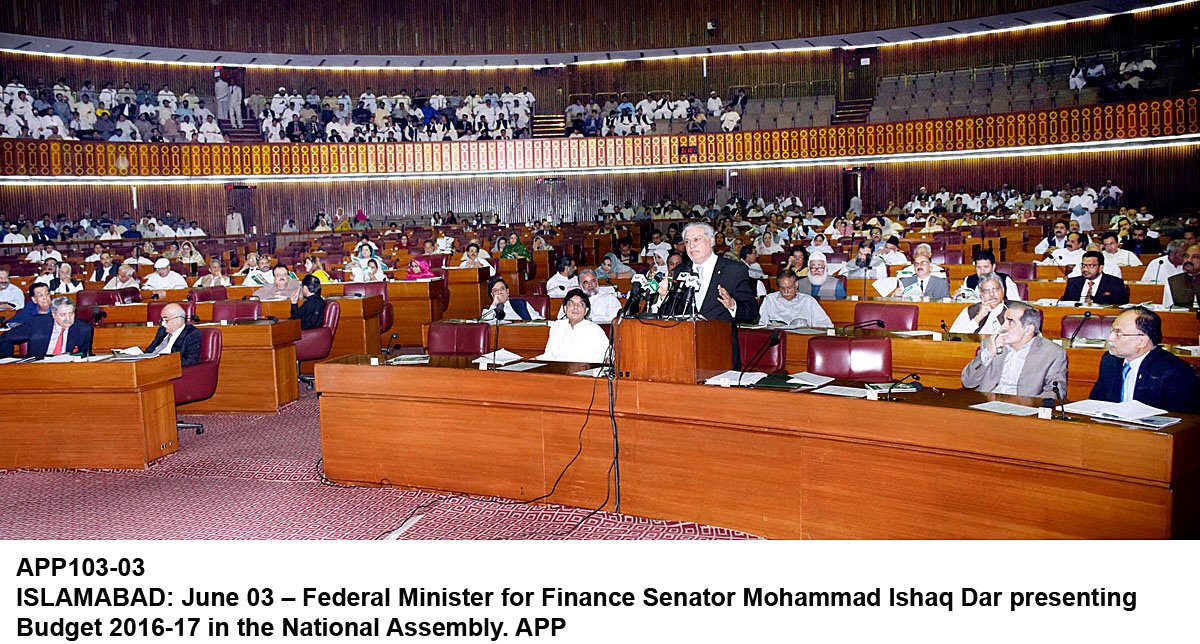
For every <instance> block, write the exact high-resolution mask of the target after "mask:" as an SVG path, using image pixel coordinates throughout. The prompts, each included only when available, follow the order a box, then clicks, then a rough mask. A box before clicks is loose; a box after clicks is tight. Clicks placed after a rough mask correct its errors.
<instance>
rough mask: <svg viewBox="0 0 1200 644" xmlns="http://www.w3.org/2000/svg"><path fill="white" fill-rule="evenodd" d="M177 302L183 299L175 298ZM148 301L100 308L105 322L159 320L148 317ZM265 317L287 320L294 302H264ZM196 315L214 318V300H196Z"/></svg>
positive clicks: (121, 322)
mask: <svg viewBox="0 0 1200 644" xmlns="http://www.w3.org/2000/svg"><path fill="white" fill-rule="evenodd" d="M175 301H177V302H179V301H182V300H175ZM148 306H149V305H148V303H147V302H133V303H131V304H115V305H111V306H102V307H100V310H102V311H104V312H105V313H106V314H107V317H105V318H104V323H105V324H130V323H138V322H142V323H144V322H155V323H157V322H158V321H157V320H147V319H146V308H147V307H148ZM262 314H263V317H266V316H268V315H273V316H275V317H277V318H279V319H283V320H286V319H287V318H288V316H290V315H291V314H292V303H291V302H289V301H287V300H270V301H264V302H263V303H262ZM196 317H198V318H200V319H201V320H202V321H204V322H211V321H212V319H213V303H212V302H196Z"/></svg>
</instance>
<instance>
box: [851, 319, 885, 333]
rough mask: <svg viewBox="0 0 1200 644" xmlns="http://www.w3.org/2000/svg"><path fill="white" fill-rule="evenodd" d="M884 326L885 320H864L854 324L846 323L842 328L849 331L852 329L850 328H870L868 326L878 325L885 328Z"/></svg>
mask: <svg viewBox="0 0 1200 644" xmlns="http://www.w3.org/2000/svg"><path fill="white" fill-rule="evenodd" d="M883 326H884V325H883V320H863V321H862V322H855V323H853V324H846V325H844V326H842V327H841V330H842V331H848V330H850V329H865V328H868V327H878V328H880V329H882V328H883Z"/></svg>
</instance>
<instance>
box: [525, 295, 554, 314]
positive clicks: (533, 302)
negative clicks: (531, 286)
mask: <svg viewBox="0 0 1200 644" xmlns="http://www.w3.org/2000/svg"><path fill="white" fill-rule="evenodd" d="M520 299H522V300H525V303H526V304H528V305H529V308H531V309H533V310H535V311H537V312H538V313H541V314H542V317H544V318H549V317H550V298H549V297H548V296H545V295H522V296H521V297H520Z"/></svg>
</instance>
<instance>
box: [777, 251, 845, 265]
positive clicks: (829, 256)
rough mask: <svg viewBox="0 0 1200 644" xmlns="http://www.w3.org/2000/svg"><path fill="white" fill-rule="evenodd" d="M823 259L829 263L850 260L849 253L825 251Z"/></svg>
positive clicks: (842, 262) (840, 262) (843, 262)
mask: <svg viewBox="0 0 1200 644" xmlns="http://www.w3.org/2000/svg"><path fill="white" fill-rule="evenodd" d="M784 261H785V262H786V261H787V260H786V259H785V260H784ZM825 261H827V262H828V263H830V264H845V263H846V262H848V261H850V253H843V252H833V253H826V255H825Z"/></svg>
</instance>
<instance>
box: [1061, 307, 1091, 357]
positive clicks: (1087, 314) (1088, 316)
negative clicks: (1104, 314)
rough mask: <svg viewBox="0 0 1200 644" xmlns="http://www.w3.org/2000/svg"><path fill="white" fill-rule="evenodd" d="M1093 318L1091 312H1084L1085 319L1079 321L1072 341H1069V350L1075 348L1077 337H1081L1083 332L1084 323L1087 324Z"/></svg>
mask: <svg viewBox="0 0 1200 644" xmlns="http://www.w3.org/2000/svg"><path fill="white" fill-rule="evenodd" d="M1091 317H1092V312H1091V311H1084V312H1083V319H1082V320H1080V321H1079V324H1078V325H1077V326H1076V327H1075V330H1074V331H1072V332H1071V339H1070V340H1067V348H1069V349H1074V348H1075V336H1077V335H1079V332H1080V331H1082V330H1083V325H1084V323H1085V322H1087V321H1088V320H1090V319H1091Z"/></svg>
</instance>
